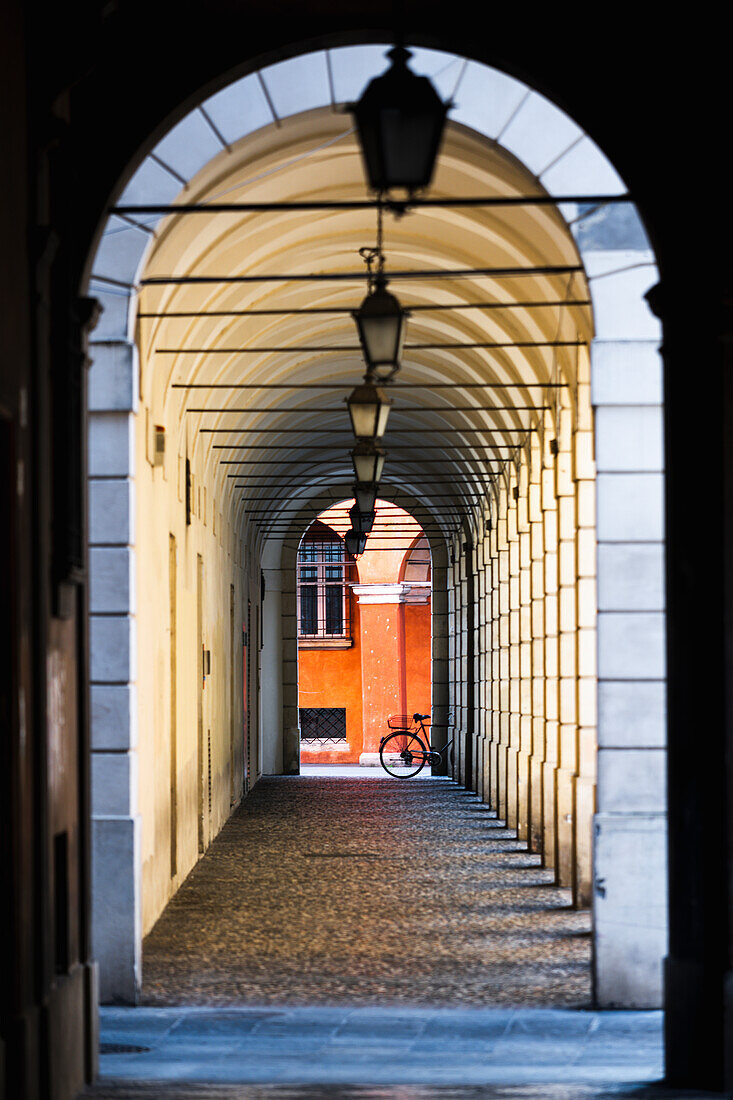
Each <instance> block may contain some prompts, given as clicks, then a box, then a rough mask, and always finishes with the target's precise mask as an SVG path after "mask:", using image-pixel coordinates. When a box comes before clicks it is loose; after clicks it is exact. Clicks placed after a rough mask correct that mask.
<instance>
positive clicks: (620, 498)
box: [596, 473, 664, 542]
mask: <svg viewBox="0 0 733 1100" xmlns="http://www.w3.org/2000/svg"><path fill="white" fill-rule="evenodd" d="M596 492H597V508H598V528H597V535H598V540H599V542H661V541H662V539H663V538H664V476H663V475H662V474H661V473H649V474H643V473H635V474H622V473H618V474H599V475H598V480H597V482H596Z"/></svg>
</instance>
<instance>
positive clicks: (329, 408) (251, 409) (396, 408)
mask: <svg viewBox="0 0 733 1100" xmlns="http://www.w3.org/2000/svg"><path fill="white" fill-rule="evenodd" d="M551 408H552V405H393V406H392V410H391V411H392V412H393V413H405V412H544V411H545V410H547V409H551ZM183 411H184V413H269V412H274V413H329V412H347V409H346V406H345V405H297V406H285V405H267V406H264V407H262V406H255V405H250V406H248V407H247V408H244V409H237V408H235V409H212V408H211V407H210V406H209V407H208V408H207V407H205V406H198V405H196V406H193V407H192V406H189V407H188V408H186V409H184V410H183Z"/></svg>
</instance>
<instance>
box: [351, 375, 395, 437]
mask: <svg viewBox="0 0 733 1100" xmlns="http://www.w3.org/2000/svg"><path fill="white" fill-rule="evenodd" d="M391 404H392V402H391V401H390V399H389V398H388V397H385V395H384V391H383V390H381V389H379V387H378V386H374V385H372V384H367V385H364V386H358V387H357V389H355V390H354V392H353V393H352V394H351V396H350V397H349V400H348V405H349V415H350V416H351V425H352V428H353V431H354V435H355V436H356V438H357V439H381V438H382V436H383V435H384V433H385V431H386V430H387V420H388V419H389V410H390V406H391Z"/></svg>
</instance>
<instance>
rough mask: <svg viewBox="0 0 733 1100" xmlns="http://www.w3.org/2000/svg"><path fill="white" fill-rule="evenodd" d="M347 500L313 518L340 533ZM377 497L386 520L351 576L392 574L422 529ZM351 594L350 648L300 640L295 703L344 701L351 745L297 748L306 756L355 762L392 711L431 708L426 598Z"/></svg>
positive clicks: (372, 579) (381, 579) (389, 580)
mask: <svg viewBox="0 0 733 1100" xmlns="http://www.w3.org/2000/svg"><path fill="white" fill-rule="evenodd" d="M351 504H352V501H346V502H344V503H343V504H341V505H336V506H334V508H331V509H329V510H328V511H326V512H323V513H321V515H320V516H319V517H318V518H319V520H320V521H321V522H322V523H325V524H327V525H328V526H330V527H332V528H333V529H334V530H335V531H337V532H338V534H339V535H341V536H343V534H344V532H345V531H346V529H347V528H348V527H349V525H350V524H349V522H348V513H347V509H348V507H350V505H351ZM378 504H379V505H380V507H385V506H386V515H387V520H386V521H385V522H384V523H383V524H382V525H378V526H379V529H377V527H375V530H374V533H373V535H372V536H370V540H369V543H368V544H367V547H368V548H367V550H366V551H365V553H364V554H362V555H361V556H360V557H359V558H358V560H357V563H356V569H355V570H354V571H353V574H352V576H351V580H353V581H355V582H358V583H360V584H380V583H381V584H393V583H395V582H397V580H398V579H399V577H400V575H401V573H402V569H403V565H404V561H405V559H406V557H407V556H408V553H409V550H408V547H409V546H411V545H412V544H413V543H414V542H415V541H416V540H417V538H418V537H419V536H420V535H421V534H422V529H421V527H420V525H419V523H417V521H416V520H414V519H413V518H412V516H410V515H409V514H408V513H407V512H404V511H403V510H402V509H401V508H397V507H396V506H395V505H386V502H384V501H379V502H378ZM390 524H395V525H397V526H398V528H399V537H396V538H395V537H394V535H391V533H390ZM395 544H396V545H395ZM350 600H351V614H352V638H353V645H352V646H351V648H349V649H330V648H327V647H325V646H324V647H323V648H317V649H311V648H304V647H302V646H299V647H298V688H299V703H298V705H299V706H300V707H345V708H346V739H347V741H348V743H349V751H348V752H345V751H339V750H333V751H329V750H324V751H320V750H318V751H316V752H307V751H301V755H300V758H301V762H302V763H304V764H335V763H358V762H359V756H360V754H361V753H362V752H376V751H377V750H378V748H379V738H380V737H381V736H382V735H383V734H385V733H387V732H388V730H387V718H388V717H389V715H390V714H396V713H401V712H403V711H404V712H405V713H408V714H413V713H414V712H415V711H419V712H420V713H421V714H429V713H430V705H431V673H432V668H431V645H430V628H431V623H430V603H429V602H428V603H426V604H396V603H385V604H363V605H361V607H360V605H359V604H358V603H357V600H356V597H355V596H353V595H352V596H350ZM403 632H404V641H403V640H402V635H403ZM362 643H363V646H362ZM401 652H402V653H404V660H403V661H402V662H401V661H400V653H401ZM365 727H366V728H365Z"/></svg>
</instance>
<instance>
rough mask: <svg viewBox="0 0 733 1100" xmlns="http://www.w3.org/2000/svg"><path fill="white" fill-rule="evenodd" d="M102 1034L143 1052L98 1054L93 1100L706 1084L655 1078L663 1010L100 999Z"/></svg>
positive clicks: (565, 1093)
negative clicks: (266, 1005)
mask: <svg viewBox="0 0 733 1100" xmlns="http://www.w3.org/2000/svg"><path fill="white" fill-rule="evenodd" d="M274 1024H277V1030H276V1031H275V1030H273V1026H274ZM101 1032H102V1050H103V1052H104V1051H105V1050H107V1049H109V1048H110V1047H111V1046H115V1045H117V1044H119V1045H124V1046H127V1047H128V1048H131V1047H133V1048H134V1047H135V1046H140V1047H147V1048H148V1049H147V1050H145V1051H139V1052H137V1053H128V1054H122V1053H116V1054H105V1053H102V1056H101V1070H102V1074H103V1078H102V1080H101V1081H100V1082H99V1083H98V1084H97V1085H96V1086H95V1087H94V1088H92V1089H89V1090H87V1092H86V1093H85V1094H84V1095H85V1096H86V1097H89V1098H94V1100H134V1098H136V1097H142V1098H145V1097H147V1098H150V1097H156V1098H157V1097H160V1098H161V1100H189V1098H190V1100H203V1098H208V1100H252V1098H257V1097H262V1098H267V1097H271V1098H272V1100H288V1098H293V1100H296V1098H302V1100H312V1098H314V1097H319V1096H322V1097H328V1098H336V1097H344V1098H348V1100H450V1098H453V1097H456V1098H458V1097H465V1098H466V1100H471V1098H473V1097H476V1098H478V1097H486V1098H487V1100H489V1098H496V1100H500V1098H504V1100H522V1098H524V1100H541V1098H544V1100H591V1098H596V1100H611V1098H616V1097H637V1098H639V1100H642V1098H649V1100H653V1098H655V1097H656V1098H658V1100H667V1098H669V1100H672V1098H678V1100H685V1098H687V1100H694V1098H697V1100H702V1098H703V1097H705V1096H707V1095H712V1094H706V1093H703V1092H700V1091H684V1090H682V1091H675V1090H667V1089H665V1088H664V1087H663V1086H661V1085H660V1084H659V1083H658V1082H659V1079H660V1078H661V1074H662V1014H661V1013H660V1012H603V1013H599V1012H583V1011H572V1010H562V1009H548V1010H542V1011H539V1010H526V1009H474V1010H466V1009H416V1008H405V1009H402V1010H400V1011H398V1012H395V1011H394V1010H389V1011H382V1010H380V1009H375V1008H354V1009H345V1008H344V1007H343V1006H330V1007H317V1008H312V1009H309V1008H284V1009H281V1010H278V1011H276V1012H273V1011H272V1010H269V1009H260V1008H241V1009H234V1010H232V1009H227V1010H221V1009H217V1008H210V1009H201V1008H186V1007H180V1008H167V1009H154V1008H127V1009H125V1008H104V1009H102V1017H101ZM344 1040H346V1042H344ZM355 1040H356V1041H355ZM716 1095H718V1096H719V1095H720V1094H716Z"/></svg>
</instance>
